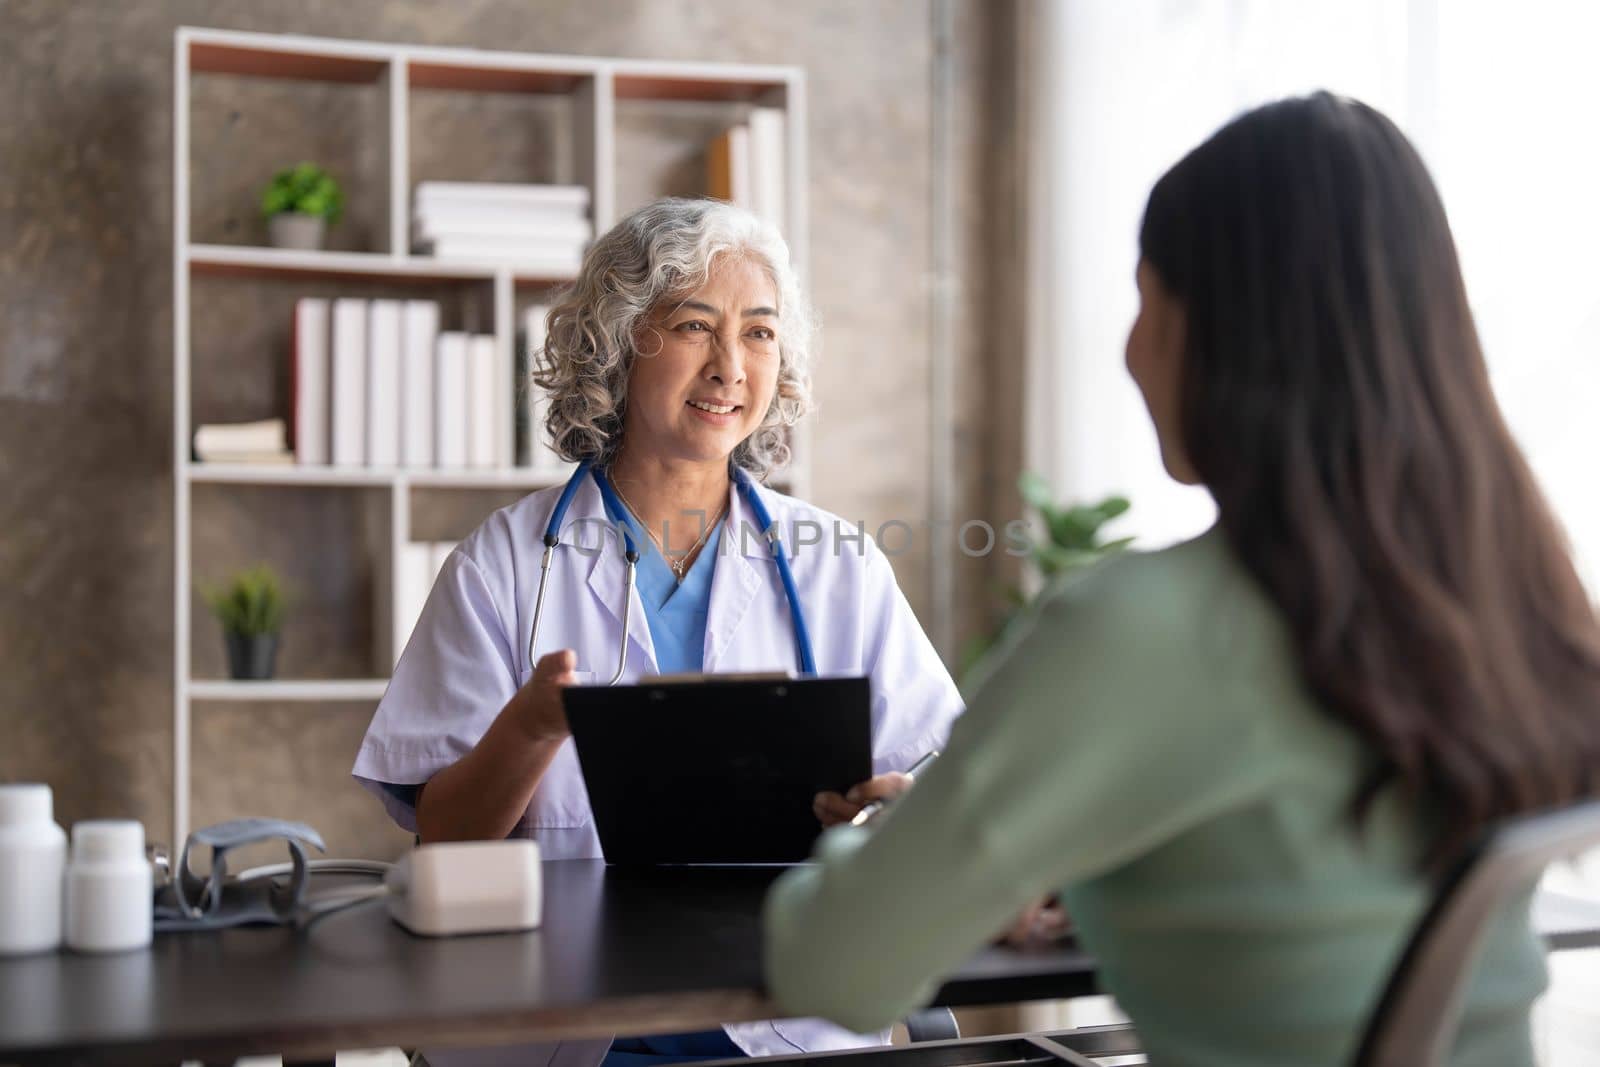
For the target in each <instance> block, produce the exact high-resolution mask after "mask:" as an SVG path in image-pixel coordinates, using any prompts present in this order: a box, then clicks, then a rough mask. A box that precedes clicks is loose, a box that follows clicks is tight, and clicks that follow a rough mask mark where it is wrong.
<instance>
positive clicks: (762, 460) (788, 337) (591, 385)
mask: <svg viewBox="0 0 1600 1067" xmlns="http://www.w3.org/2000/svg"><path fill="white" fill-rule="evenodd" d="M725 255H734V256H750V257H753V258H754V259H755V260H756V261H757V262H759V263H760V264H761V265H762V266H763V267H764V268H765V269H766V271H767V274H768V275H769V276H770V277H771V279H772V283H773V285H774V286H775V287H776V288H777V290H778V328H777V333H778V351H779V359H778V385H777V388H776V389H775V390H774V392H773V397H772V404H771V406H769V407H768V409H767V413H766V417H765V418H764V419H762V421H761V425H760V426H758V427H757V428H756V431H755V432H754V433H753V434H751V435H750V436H749V437H748V438H746V439H745V440H744V441H742V442H740V444H739V446H738V447H737V448H735V449H734V451H733V462H734V463H736V464H738V465H739V466H741V467H744V468H745V469H747V470H749V471H750V472H752V473H753V474H755V475H756V477H757V478H765V477H766V476H767V475H768V474H769V473H770V472H771V471H772V470H773V469H774V468H777V467H781V466H783V465H784V464H786V463H788V461H789V444H788V440H787V438H788V435H787V434H786V433H785V428H786V427H789V426H793V425H794V424H795V422H797V421H798V420H799V419H800V418H801V417H802V416H804V415H805V414H806V413H807V412H808V411H810V410H811V377H810V369H811V340H812V333H813V331H814V320H813V317H812V313H811V309H810V307H809V305H808V304H807V303H806V300H805V296H804V294H802V293H801V292H800V284H799V281H798V280H797V279H796V277H795V273H794V268H793V267H792V266H791V265H790V263H789V246H788V245H787V244H786V243H785V242H784V240H783V237H782V236H781V235H780V234H779V233H778V231H777V228H776V227H774V226H772V225H771V224H770V223H767V222H764V221H762V220H761V219H759V218H757V217H756V216H755V215H752V214H751V213H750V212H748V211H746V210H744V209H743V208H738V207H734V206H733V205H732V204H728V203H724V202H723V201H720V200H686V199H682V198H677V197H673V198H668V199H665V200H657V201H656V202H655V203H653V204H650V205H648V206H646V207H642V208H640V209H639V210H638V211H635V212H634V213H633V214H631V215H629V216H628V217H627V218H625V219H623V220H622V221H621V222H619V223H617V224H616V225H615V226H614V227H612V228H611V230H610V232H608V233H606V234H605V236H603V237H601V238H600V239H599V240H598V241H596V242H595V243H594V246H593V247H592V248H590V249H589V251H588V254H587V255H585V256H584V258H583V267H582V269H581V270H580V271H579V272H578V278H577V280H576V281H574V282H573V283H572V284H571V285H569V286H567V287H566V288H565V289H563V290H562V291H561V293H560V295H559V296H558V297H557V300H556V303H555V306H554V307H552V308H551V309H550V314H549V315H548V317H547V318H546V320H545V324H546V340H545V345H544V349H543V351H542V352H537V353H534V361H535V366H536V368H537V369H536V370H535V372H534V376H533V381H534V383H535V384H536V385H538V386H539V387H540V388H541V389H544V390H545V391H546V392H547V393H548V395H549V398H550V407H549V413H548V414H547V415H546V417H545V428H546V430H547V431H548V433H549V435H550V441H551V443H552V444H553V445H554V447H555V450H556V452H557V453H558V454H559V455H560V456H561V457H562V458H563V459H565V460H568V461H570V462H574V463H577V462H582V461H584V460H592V461H593V462H595V463H597V464H600V465H604V464H606V463H609V462H610V461H611V460H612V458H613V457H614V456H615V455H616V452H617V449H618V447H619V446H620V445H621V443H622V424H623V420H622V417H623V413H624V412H625V411H626V410H627V404H628V375H629V372H630V371H631V370H632V368H633V361H634V358H635V356H637V355H638V352H637V349H636V347H635V345H634V337H635V334H636V331H637V329H638V327H639V326H640V325H641V324H642V323H643V321H644V320H645V319H646V317H647V316H649V315H650V314H651V312H653V311H655V310H656V309H657V308H658V307H660V306H661V305H662V304H664V303H666V302H669V301H673V300H678V299H684V298H687V297H688V296H689V294H690V293H692V292H694V290H696V289H698V288H699V287H700V286H702V285H704V284H705V282H706V279H707V278H708V277H709V276H710V273H711V268H712V265H713V263H714V262H715V261H716V259H717V257H719V256H725Z"/></svg>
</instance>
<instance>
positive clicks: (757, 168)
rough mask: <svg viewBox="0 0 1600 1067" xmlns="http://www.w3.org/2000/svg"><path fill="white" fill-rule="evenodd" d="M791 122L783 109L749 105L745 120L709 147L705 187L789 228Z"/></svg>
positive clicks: (771, 221)
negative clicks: (788, 181)
mask: <svg viewBox="0 0 1600 1067" xmlns="http://www.w3.org/2000/svg"><path fill="white" fill-rule="evenodd" d="M787 124H788V117H787V116H786V115H785V114H784V112H783V109H782V108H776V107H755V108H751V109H750V114H749V116H748V118H747V120H746V121H745V122H742V123H738V124H736V125H734V126H731V127H729V128H728V129H726V130H724V131H723V132H722V133H721V134H720V135H719V136H718V137H717V138H716V139H715V140H713V141H712V142H711V143H710V144H709V145H707V146H706V191H707V192H708V193H710V194H711V195H712V196H714V197H716V198H718V199H719V200H726V201H728V202H729V203H732V204H737V205H738V206H739V207H742V208H746V209H748V210H749V211H751V212H752V213H754V214H755V215H757V216H758V217H760V218H763V219H765V220H767V221H768V222H770V223H772V224H773V225H775V226H777V227H778V229H779V230H783V229H785V228H786V214H787V213H786V211H785V198H786V196H787V191H786V190H787V182H786V166H787V165H786V160H787V158H788V152H787V146H786V144H785V141H786V138H787V136H788V132H787Z"/></svg>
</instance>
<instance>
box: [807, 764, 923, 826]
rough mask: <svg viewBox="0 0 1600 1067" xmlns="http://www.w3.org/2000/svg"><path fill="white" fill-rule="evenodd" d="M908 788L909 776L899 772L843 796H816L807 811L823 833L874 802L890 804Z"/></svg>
mask: <svg viewBox="0 0 1600 1067" xmlns="http://www.w3.org/2000/svg"><path fill="white" fill-rule="evenodd" d="M910 788H911V776H910V775H908V774H901V773H900V772H899V771H890V772H889V773H888V774H880V775H878V776H877V777H876V778H868V779H867V780H866V781H864V782H862V783H861V784H860V785H858V786H854V787H853V788H851V789H850V791H849V792H847V793H845V795H844V796H840V795H839V794H838V793H818V794H817V795H816V797H815V798H814V799H813V800H812V801H811V811H812V813H813V814H815V815H816V817H817V821H818V822H820V823H821V824H822V828H823V829H824V830H826V829H827V828H828V827H830V826H838V825H839V824H840V823H845V822H849V821H850V820H851V819H853V818H855V817H856V813H857V812H859V811H860V810H861V809H862V808H864V807H866V806H867V805H868V804H870V803H872V802H873V801H874V800H891V799H893V798H894V797H897V796H899V795H900V794H901V793H904V792H905V791H906V790H907V789H910Z"/></svg>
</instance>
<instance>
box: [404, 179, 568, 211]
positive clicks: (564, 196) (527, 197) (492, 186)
mask: <svg viewBox="0 0 1600 1067" xmlns="http://www.w3.org/2000/svg"><path fill="white" fill-rule="evenodd" d="M416 203H417V207H418V208H420V209H426V208H436V207H444V206H449V205H456V204H496V205H503V206H506V207H510V208H520V209H523V210H531V209H535V208H539V209H543V210H546V211H566V212H575V213H578V214H582V213H584V212H587V211H588V210H589V187H588V186H587V185H552V184H547V183H538V182H440V181H427V182H418V183H417V200H416Z"/></svg>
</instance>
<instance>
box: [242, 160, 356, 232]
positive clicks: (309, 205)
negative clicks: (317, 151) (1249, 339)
mask: <svg viewBox="0 0 1600 1067" xmlns="http://www.w3.org/2000/svg"><path fill="white" fill-rule="evenodd" d="M343 211H344V193H343V192H342V191H341V190H340V188H339V183H338V182H337V181H335V180H334V178H333V176H332V175H331V174H329V173H328V172H327V171H325V170H323V169H322V168H321V167H319V166H317V165H316V164H315V163H310V162H302V163H297V164H296V165H295V166H293V167H290V168H288V169H286V170H280V171H278V173H276V174H274V175H273V176H272V181H271V182H269V183H268V185H267V187H266V188H265V189H263V190H262V192H261V213H262V215H264V216H266V217H267V218H271V217H272V216H274V215H281V214H283V213H285V212H296V213H299V214H303V215H318V216H321V217H322V218H325V219H327V220H328V221H329V222H330V223H333V222H338V221H339V218H340V216H341V215H342V214H343Z"/></svg>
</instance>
